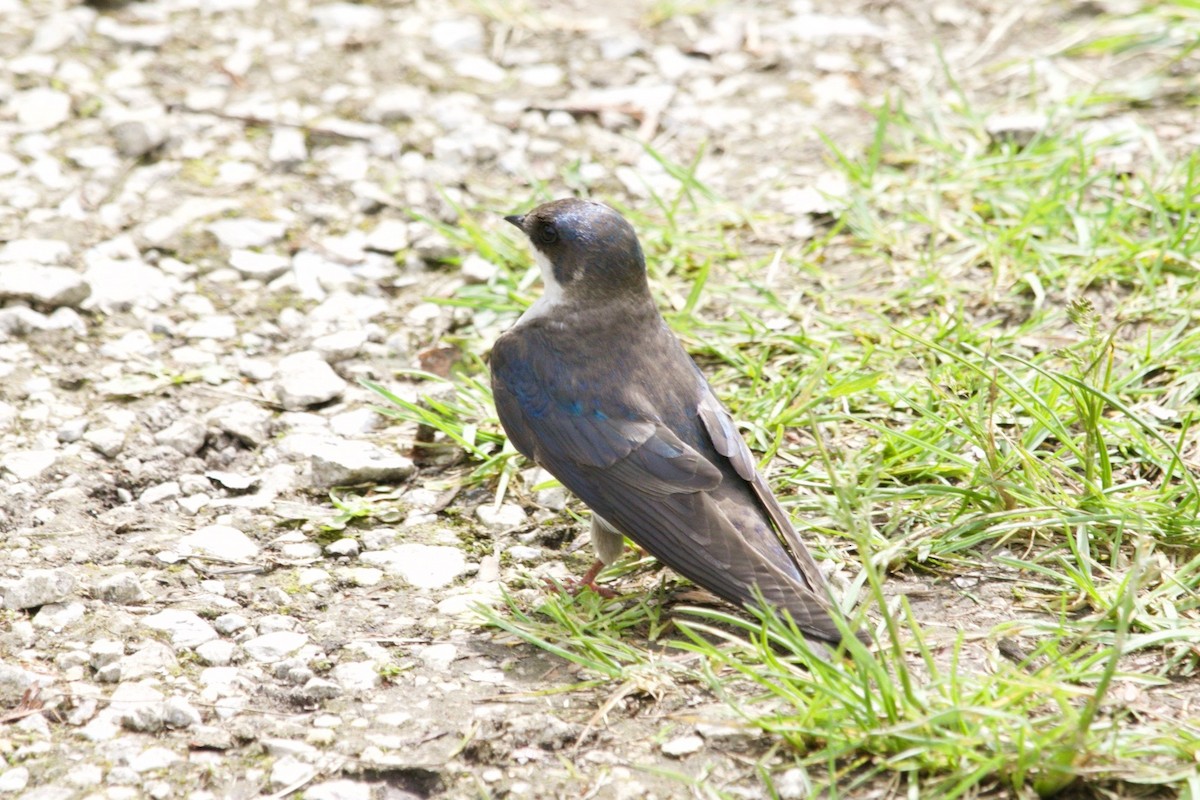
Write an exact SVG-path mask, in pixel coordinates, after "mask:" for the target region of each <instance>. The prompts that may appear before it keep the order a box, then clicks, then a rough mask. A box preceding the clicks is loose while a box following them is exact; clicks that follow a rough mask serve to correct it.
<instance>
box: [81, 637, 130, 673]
mask: <svg viewBox="0 0 1200 800" xmlns="http://www.w3.org/2000/svg"><path fill="white" fill-rule="evenodd" d="M88 653H89V657H88V663H90V664H91V665H92V669H100V668H101V667H106V666H108V665H109V664H114V663H116V662H117V661H119V660H120V659H121V658H122V657H123V656H124V655H125V645H124V644H122V643H121V642H118V641H116V640H113V639H97V640H96V641H94V642H92V646H91V647H90V648H88Z"/></svg>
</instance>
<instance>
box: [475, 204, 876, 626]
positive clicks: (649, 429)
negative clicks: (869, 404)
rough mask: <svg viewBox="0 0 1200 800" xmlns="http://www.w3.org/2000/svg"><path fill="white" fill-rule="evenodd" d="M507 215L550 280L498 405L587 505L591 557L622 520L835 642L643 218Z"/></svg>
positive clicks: (700, 571) (525, 325)
mask: <svg viewBox="0 0 1200 800" xmlns="http://www.w3.org/2000/svg"><path fill="white" fill-rule="evenodd" d="M505 219H506V220H507V221H509V222H511V223H512V224H513V225H516V226H517V227H518V228H520V229H521V230H522V231H523V232H524V233H525V235H526V236H528V237H529V240H530V242H531V243H532V245H533V255H534V258H535V259H536V261H537V263H538V265H539V267H540V268H541V273H542V281H543V283H544V284H545V291H544V293H543V294H542V296H541V298H539V299H538V300H537V301H536V302H535V303H534V304H533V305H532V306H530V307H529V309H528V310H527V311H526V312H525V313H524V314H523V315H522V316H521V318H520V319H519V320H517V323H516V324H515V325H514V326H513V327H512V328H511V329H509V330H508V331H507V332H505V333H504V334H503V335H501V336H500V338H499V339H497V340H496V344H495V346H494V348H493V349H492V356H491V370H492V390H493V393H494V395H495V400H496V410H497V412H498V413H499V416H500V423H501V425H503V426H504V431H505V433H506V434H507V435H508V438H509V439H510V440H511V441H512V443H513V445H515V446H516V448H517V450H519V451H520V452H521V453H522V454H523V455H524V456H525V457H526V458H529V459H531V460H532V461H534V462H536V463H537V464H539V465H540V466H542V467H543V468H544V469H546V470H547V471H549V472H550V473H551V474H552V475H554V476H555V477H556V478H558V480H559V481H560V482H561V483H562V484H563V485H564V486H566V487H567V488H568V489H569V490H570V491H572V492H574V493H575V495H576V496H578V497H579V498H580V499H581V500H583V502H584V503H586V504H587V505H588V507H590V508H591V509H592V529H591V538H592V543H593V544H594V546H595V548H596V552H597V555H598V556H599V562H597V563H598V564H599V563H601V562H602V563H604V564H608V563H612V562H613V561H615V560H616V559H617V558H618V557H619V556H620V554H621V551H622V549H623V547H624V539H623V538H622V537H623V536H628V537H629V538H630V539H632V540H633V541H634V542H636V543H637V544H638V545H640V546H641V547H643V548H644V549H645V550H646V551H648V552H649V553H650V554H651V555H653V556H654V557H655V558H657V559H658V560H659V561H661V562H663V563H664V564H666V565H668V566H670V567H671V568H672V569H674V570H675V571H676V572H678V573H679V574H681V575H683V576H684V577H686V578H688V579H689V580H691V581H693V582H694V583H696V584H698V585H700V586H702V587H704V588H705V589H708V590H709V591H711V592H714V593H715V594H717V595H720V596H721V597H723V598H725V599H726V600H728V601H730V602H732V603H734V604H736V605H746V604H749V603H753V602H754V599H755V596H754V587H757V588H758V590H759V591H760V592H761V593H762V595H763V597H764V598H765V599H766V600H767V601H768V602H769V603H771V604H772V605H774V606H776V607H777V608H780V609H786V610H787V611H788V612H789V613H790V614H791V616H792V618H793V619H794V620H795V622H796V624H797V625H798V626H799V627H800V629H801V630H803V631H804V633H805V634H806V635H808V636H809V637H811V638H814V639H817V640H821V641H824V642H830V643H834V644H836V643H838V642H840V641H841V639H842V635H841V633H840V631H839V630H838V627H837V625H836V624H835V622H834V615H835V614H837V613H838V612H837V611H836V610H834V607H833V604H832V602H831V601H830V595H829V587H828V585H827V584H826V582H825V579H824V577H823V576H822V575H821V572H820V570H819V569H818V568H817V564H816V562H815V561H814V560H813V558H812V556H811V555H810V554H809V552H808V550H807V549H805V547H804V543H803V542H802V541H801V540H800V536H799V535H798V534H797V533H796V529H795V528H793V527H792V524H791V522H790V520H789V519H788V517H787V514H786V513H785V512H784V510H783V508H782V507H781V506H780V505H779V501H778V500H776V499H775V496H774V495H773V494H772V493H771V490H770V488H769V487H768V486H767V482H766V480H765V479H764V478H763V476H762V474H761V473H759V472H758V470H757V469H756V465H755V460H754V456H753V455H752V454H751V453H750V449H749V448H748V447H747V446H746V443H745V441H743V440H742V437H741V435H740V434H739V433H738V431H737V428H736V426H735V425H734V422H733V418H732V417H731V416H730V415H729V412H728V411H727V410H726V409H725V407H724V406H723V405H722V404H721V401H720V400H718V399H717V397H716V395H715V394H713V391H712V387H710V386H709V384H708V381H707V380H705V378H704V375H703V374H702V373H701V372H700V369H699V367H697V366H696V364H695V362H694V361H692V359H691V357H689V356H688V354H687V352H686V351H685V350H684V349H683V345H682V344H680V342H679V340H678V339H677V338H676V337H675V335H674V334H673V333H672V332H671V330H670V328H668V327H667V323H666V321H665V320H664V319H663V318H662V315H661V314H659V312H658V309H657V307H656V306H655V304H654V299H653V298H652V297H651V295H650V286H649V284H648V282H647V279H646V261H645V258H644V257H643V255H642V248H641V245H640V244H639V243H638V239H637V234H636V233H635V232H634V230H633V227H632V226H631V225H630V224H629V223H628V222H627V221H626V220H625V218H624V217H622V216H621V215H620V214H618V213H617V212H616V211H614V210H613V209H611V208H609V207H608V206H605V205H602V204H600V203H594V202H589V201H586V200H577V199H574V198H570V199H565V200H556V201H555V202H552V203H546V204H545V205H541V206H538V207H537V208H535V209H534V210H533V211H530V212H529V213H528V214H522V215H514V216H510V217H505ZM597 571H598V569H595V570H593V572H591V573H589V578H588V579H587V580H590V579H591V578H594V576H595V573H596V572H597ZM858 636H859V638H863V635H862V634H861V633H859V634H858Z"/></svg>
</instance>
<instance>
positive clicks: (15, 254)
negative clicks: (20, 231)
mask: <svg viewBox="0 0 1200 800" xmlns="http://www.w3.org/2000/svg"><path fill="white" fill-rule="evenodd" d="M70 258H71V245H70V244H69V243H68V242H64V241H62V240H61V239H13V240H12V241H10V242H7V243H5V244H4V245H3V246H0V263H4V264H24V263H33V264H60V265H61V264H66V263H67V262H68V261H69V260H70Z"/></svg>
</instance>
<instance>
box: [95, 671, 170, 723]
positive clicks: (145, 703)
mask: <svg viewBox="0 0 1200 800" xmlns="http://www.w3.org/2000/svg"><path fill="white" fill-rule="evenodd" d="M163 700H164V698H163V694H162V692H160V691H158V690H157V689H155V688H154V687H153V686H151V685H149V684H148V683H141V682H127V683H122V684H121V685H119V686H118V687H117V688H116V690H114V691H113V693H112V696H111V697H109V701H108V702H109V708H111V709H112V710H113V711H114V712H115V713H116V718H117V722H118V724H120V725H121V727H123V728H126V729H128V730H132V731H144V732H147V733H153V732H156V731H160V730H162V728H163V724H164V720H163Z"/></svg>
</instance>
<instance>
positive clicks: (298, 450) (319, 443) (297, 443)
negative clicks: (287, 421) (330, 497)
mask: <svg viewBox="0 0 1200 800" xmlns="http://www.w3.org/2000/svg"><path fill="white" fill-rule="evenodd" d="M281 447H282V448H283V449H284V450H286V451H288V452H291V453H295V454H297V455H302V456H307V457H308V458H309V459H310V460H311V463H312V478H313V485H314V486H317V487H320V488H328V487H330V486H353V485H355V484H360V483H397V482H399V481H402V480H404V479H405V478H407V477H408V476H409V475H411V474H412V472H413V469H414V466H413V463H412V460H411V459H408V458H405V457H404V456H401V455H397V454H396V453H392V452H390V451H387V450H382V449H380V448H378V447H376V446H375V445H373V444H370V443H368V442H360V441H355V440H353V439H339V438H337V437H335V436H318V435H313V434H300V433H297V434H292V435H291V436H288V437H286V438H284V440H283V441H282V442H281Z"/></svg>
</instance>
